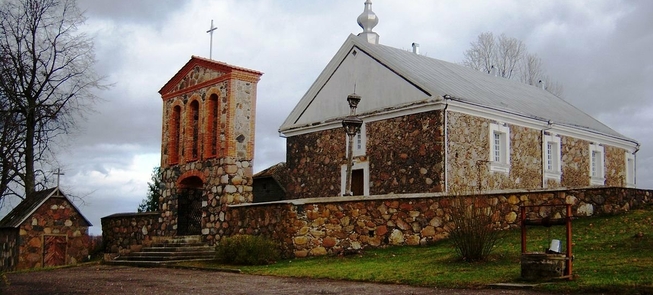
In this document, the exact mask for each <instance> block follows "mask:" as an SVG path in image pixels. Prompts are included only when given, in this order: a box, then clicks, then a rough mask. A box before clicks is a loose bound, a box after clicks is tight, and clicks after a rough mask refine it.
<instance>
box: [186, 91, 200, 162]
mask: <svg viewBox="0 0 653 295" xmlns="http://www.w3.org/2000/svg"><path fill="white" fill-rule="evenodd" d="M189 115H190V118H189V120H188V121H189V123H190V126H191V129H192V130H191V134H192V136H193V138H192V141H191V151H190V154H191V158H192V160H197V158H199V150H200V148H199V147H200V145H199V142H200V138H199V137H200V126H199V122H200V104H199V102H197V100H193V101H192V102H191V103H190V114H189Z"/></svg>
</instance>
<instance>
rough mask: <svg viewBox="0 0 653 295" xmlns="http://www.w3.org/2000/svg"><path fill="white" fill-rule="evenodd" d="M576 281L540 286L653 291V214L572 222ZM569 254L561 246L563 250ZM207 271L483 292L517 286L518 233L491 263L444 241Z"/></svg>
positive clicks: (541, 238) (539, 236)
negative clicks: (465, 255)
mask: <svg viewBox="0 0 653 295" xmlns="http://www.w3.org/2000/svg"><path fill="white" fill-rule="evenodd" d="M572 227H573V243H574V249H573V252H574V256H575V260H574V264H573V267H574V268H573V271H574V275H575V278H574V280H573V281H566V280H565V281H557V282H555V283H552V284H542V285H540V286H538V287H537V288H538V289H540V290H548V291H551V292H579V293H585V292H609V293H653V208H648V209H647V210H634V211H631V212H629V213H627V214H623V215H618V216H609V217H592V218H582V219H576V220H574V221H573V224H572ZM564 237H565V229H564V227H562V226H555V227H550V228H543V227H529V229H528V245H529V248H528V249H529V251H543V250H544V249H545V248H546V247H547V246H548V244H549V241H550V240H551V239H554V238H557V239H560V240H562V241H563V243H564ZM563 249H564V246H563ZM185 265H187V266H193V267H202V268H239V269H240V270H241V271H242V272H244V273H249V274H259V275H273V276H289V277H306V278H329V279H337V280H356V281H369V282H380V283H397V284H410V285H417V286H437V287H440V288H482V287H484V286H486V285H487V284H491V283H509V282H520V269H521V266H520V231H519V230H512V231H508V232H506V236H505V237H504V239H503V240H502V241H501V242H500V245H499V246H498V247H497V248H496V249H495V251H494V252H493V254H492V255H491V257H490V259H489V261H487V262H477V263H468V262H463V261H460V260H459V259H458V257H456V255H455V251H454V249H453V247H452V245H451V243H450V242H449V241H447V240H444V241H440V242H438V243H435V244H434V245H429V246H417V247H408V246H406V247H388V248H384V249H370V250H366V251H364V252H363V253H362V254H359V255H352V256H346V257H330V256H327V257H313V258H305V259H292V260H283V261H279V262H278V263H276V264H272V265H266V266H225V265H221V264H217V263H210V262H209V263H186V264H185Z"/></svg>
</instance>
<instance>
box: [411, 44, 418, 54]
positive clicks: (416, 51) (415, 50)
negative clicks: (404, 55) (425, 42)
mask: <svg viewBox="0 0 653 295" xmlns="http://www.w3.org/2000/svg"><path fill="white" fill-rule="evenodd" d="M412 46H413V53H415V54H419V43H413V44H412Z"/></svg>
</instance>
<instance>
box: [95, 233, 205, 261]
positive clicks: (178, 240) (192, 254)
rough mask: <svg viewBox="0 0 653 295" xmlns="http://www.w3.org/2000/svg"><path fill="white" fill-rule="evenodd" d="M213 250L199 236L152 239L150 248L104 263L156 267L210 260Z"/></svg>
mask: <svg viewBox="0 0 653 295" xmlns="http://www.w3.org/2000/svg"><path fill="white" fill-rule="evenodd" d="M214 257H215V248H213V247H211V246H208V245H205V244H204V243H202V238H201V236H178V237H154V238H153V241H152V245H151V246H150V247H143V248H142V249H141V251H139V252H131V253H129V254H127V255H121V256H118V257H116V258H115V259H114V260H110V261H105V263H106V264H110V265H127V266H139V267H156V266H161V265H165V264H172V263H177V262H181V261H201V260H211V259H214Z"/></svg>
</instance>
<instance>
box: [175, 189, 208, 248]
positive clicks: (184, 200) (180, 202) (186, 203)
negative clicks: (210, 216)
mask: <svg viewBox="0 0 653 295" xmlns="http://www.w3.org/2000/svg"><path fill="white" fill-rule="evenodd" d="M179 184H180V185H179V189H178V194H177V235H178V236H187V235H199V234H200V233H201V232H202V188H203V186H204V182H203V181H202V179H200V178H199V177H197V176H190V177H187V178H184V179H183V180H182V181H181V182H179Z"/></svg>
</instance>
